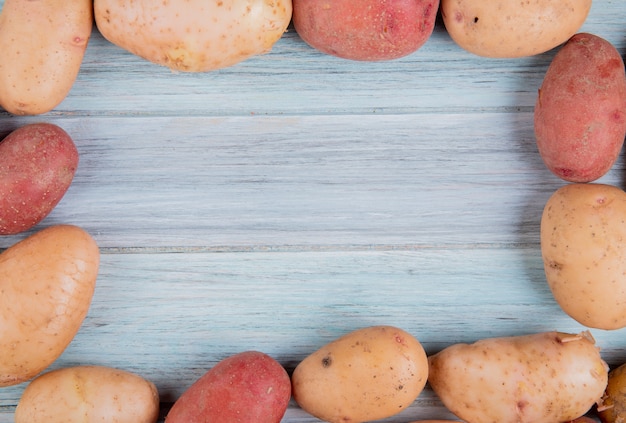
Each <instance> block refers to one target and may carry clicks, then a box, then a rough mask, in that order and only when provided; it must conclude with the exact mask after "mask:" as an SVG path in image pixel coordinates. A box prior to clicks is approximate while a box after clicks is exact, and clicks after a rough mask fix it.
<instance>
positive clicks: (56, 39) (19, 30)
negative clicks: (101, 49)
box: [0, 0, 93, 115]
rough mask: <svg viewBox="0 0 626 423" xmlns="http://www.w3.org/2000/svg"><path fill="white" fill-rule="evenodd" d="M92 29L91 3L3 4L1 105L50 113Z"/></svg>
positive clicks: (69, 85) (48, 0) (71, 79)
mask: <svg viewBox="0 0 626 423" xmlns="http://www.w3.org/2000/svg"><path fill="white" fill-rule="evenodd" d="M92 27H93V4H92V2H91V0H72V1H67V0H43V1H23V0H5V1H4V6H2V12H1V13H0V106H2V107H3V108H4V109H5V110H6V111H8V112H9V113H13V114H16V115H38V114H42V113H46V112H49V111H50V110H52V109H54V108H55V107H56V106H57V105H58V104H59V103H61V102H62V101H63V100H64V99H65V97H66V96H67V95H68V93H69V92H70V90H71V88H72V86H73V85H74V82H75V81H76V78H77V76H78V72H79V71H80V66H81V64H82V61H83V57H84V55H85V51H86V49H87V44H88V43H89V38H90V36H91V30H92Z"/></svg>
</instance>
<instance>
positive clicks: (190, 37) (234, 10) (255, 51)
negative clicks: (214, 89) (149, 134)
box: [94, 0, 292, 72]
mask: <svg viewBox="0 0 626 423" xmlns="http://www.w3.org/2000/svg"><path fill="white" fill-rule="evenodd" d="M94 15H95V21H96V26H97V28H98V30H99V31H100V33H101V34H102V35H103V36H104V38H106V39H107V40H108V41H110V42H111V43H113V44H115V45H117V46H118V47H121V48H123V49H125V50H127V51H129V52H131V53H133V54H135V55H137V56H139V57H142V58H143V59H146V60H148V61H150V62H152V63H155V64H158V65H161V66H165V67H167V68H170V69H172V70H174V71H180V72H208V71H211V70H216V69H221V68H225V67H228V66H233V65H235V64H237V63H239V62H242V61H244V60H246V59H248V58H251V57H253V56H255V55H259V54H264V53H267V52H269V51H270V50H271V48H272V46H273V45H274V44H275V43H276V42H277V41H278V40H279V39H280V38H281V37H282V35H283V34H284V32H285V30H286V29H287V26H288V25H289V22H290V21H291V15H292V4H291V0H211V1H207V0H167V1H162V2H161V1H158V2H155V1H152V0H139V1H133V2H129V1H127V0H95V1H94Z"/></svg>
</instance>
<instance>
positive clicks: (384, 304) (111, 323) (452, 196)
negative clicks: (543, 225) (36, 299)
mask: <svg viewBox="0 0 626 423" xmlns="http://www.w3.org/2000/svg"><path fill="white" fill-rule="evenodd" d="M2 4H3V1H2V0H0V6H1V5H2ZM625 21H626V3H624V2H622V1H609V0H604V1H600V0H596V1H595V2H594V4H593V7H592V11H591V13H590V15H589V18H588V20H587V22H586V24H585V26H584V27H583V28H582V29H581V31H582V30H584V31H588V32H593V33H595V34H597V35H600V36H602V37H604V38H606V39H607V40H609V41H611V42H612V43H614V45H615V46H616V47H617V48H618V49H619V50H620V51H621V52H624V51H626V38H625V35H626V26H625V24H624V23H625ZM554 53H555V51H551V52H548V53H545V54H542V55H538V56H536V57H531V58H523V59H507V60H496V59H484V58H479V57H476V56H472V55H471V54H469V53H467V52H464V51H463V50H461V49H460V48H459V47H457V46H456V45H455V44H454V43H453V42H452V40H451V39H450V38H449V37H448V35H447V34H446V32H445V29H444V27H443V25H442V24H441V22H438V25H437V27H436V29H435V32H434V34H433V36H432V37H431V39H430V40H429V41H428V43H427V44H426V45H425V46H424V47H422V49H420V50H419V51H418V52H416V53H414V54H412V55H410V56H408V57H405V58H403V59H399V60H396V61H392V62H381V63H361V62H352V61H346V60H343V59H338V58H334V57H331V56H327V55H323V54H321V53H319V52H316V51H314V50H313V49H311V48H310V47H308V46H307V45H306V44H304V43H303V42H302V40H300V39H299V38H298V36H297V34H296V33H295V32H294V31H293V29H291V30H290V31H289V32H287V33H286V34H285V35H284V37H283V38H282V39H281V40H280V41H279V42H278V43H277V44H276V45H275V47H274V49H273V50H272V51H271V52H270V53H268V54H266V55H263V56H259V57H255V58H252V59H250V60H248V61H246V62H243V63H241V64H239V65H236V66H233V67H231V68H227V69H223V70H219V71H215V72H210V73H204V74H185V73H173V72H171V71H169V70H167V69H165V68H162V67H159V66H156V65H153V64H151V63H148V62H146V61H143V60H142V59H140V58H138V57H135V56H133V55H131V54H130V53H127V52H125V51H123V50H121V49H119V48H118V47H116V46H114V45H112V44H110V43H108V42H107V41H106V40H104V39H103V38H102V37H101V36H100V34H99V33H98V31H97V29H95V30H94V33H93V36H92V39H91V41H90V44H89V47H88V49H87V54H86V56H85V60H84V63H83V66H82V68H81V72H80V74H79V76H78V79H77V81H76V83H75V84H74V87H73V89H72V91H71V93H70V95H69V96H68V97H67V98H66V100H65V101H64V102H63V103H62V104H61V105H59V107H57V108H56V109H55V110H54V111H52V112H50V113H48V114H46V115H42V116H30V117H17V116H12V115H10V114H8V113H5V112H0V135H6V134H8V133H9V132H10V131H11V130H13V129H15V128H17V127H19V126H21V125H23V124H26V123H28V122H34V121H42V120H43V121H49V122H53V123H56V124H58V125H60V126H61V127H63V128H64V129H66V130H67V131H68V132H69V133H70V134H71V135H72V137H73V138H74V140H75V142H76V144H77V146H78V149H79V152H80V154H81V156H80V157H81V159H80V165H79V169H78V171H77V173H76V178H75V180H74V183H73V184H72V186H71V188H70V190H69V191H68V193H67V194H66V196H65V197H64V198H63V200H62V201H61V203H60V204H59V205H58V206H57V208H56V209H55V210H54V211H53V212H52V214H50V215H49V216H48V218H47V219H46V220H45V221H44V222H42V223H41V224H40V225H39V226H38V227H37V228H34V229H33V230H32V231H30V232H29V233H32V232H34V231H36V230H39V229H41V228H43V227H45V226H49V225H53V224H57V223H72V224H77V225H79V226H81V227H83V228H85V229H86V230H88V231H89V232H90V233H91V234H92V235H93V236H94V237H95V239H96V241H97V242H98V244H99V246H100V248H101V252H102V265H101V272H100V275H99V279H98V285H97V289H96V295H95V296H94V300H93V303H92V307H91V309H90V312H89V315H88V316H87V319H86V320H85V322H84V325H83V327H82V328H81V331H80V332H79V334H78V335H77V337H76V338H75V339H74V342H73V343H72V344H71V345H70V347H69V348H68V349H67V350H66V352H65V353H64V354H63V356H62V357H61V358H60V359H59V360H57V361H56V362H55V363H54V364H53V366H52V368H60V367H65V366H70V365H75V364H103V365H110V366H116V367H120V368H123V369H127V370H130V371H134V372H137V373H139V374H141V375H143V376H144V377H146V378H148V379H150V380H152V381H154V382H155V383H156V384H157V386H158V388H159V392H160V394H161V398H162V401H163V413H165V412H166V410H167V408H168V406H169V405H170V404H171V403H172V402H173V401H175V399H176V398H177V397H178V396H179V395H180V394H181V393H182V392H183V391H184V390H185V389H186V388H187V387H188V386H189V385H191V383H192V382H193V381H195V379H197V378H198V377H200V376H201V375H202V374H203V373H204V372H205V371H206V370H208V369H209V368H210V367H211V366H212V365H214V364H215V363H216V362H217V361H219V360H220V359H222V358H224V357H226V356H228V355H231V354H234V353H237V352H240V351H243V350H247V349H257V350H262V351H264V352H266V353H268V354H270V355H272V356H273V357H275V358H276V359H278V360H279V361H280V362H281V363H282V364H283V365H284V366H285V368H287V369H288V370H292V369H293V368H294V367H295V365H296V364H297V363H298V362H299V360H301V359H302V358H304V357H305V356H306V355H307V354H308V353H310V352H312V351H313V350H315V349H317V348H319V347H320V346H321V345H322V344H324V343H326V342H329V341H331V340H333V339H334V338H336V337H337V336H340V335H341V334H343V333H346V332H348V331H350V330H353V329H357V328H360V327H364V326H368V325H375V324H392V325H397V326H400V327H402V328H404V329H405V330H408V331H409V332H411V333H413V334H415V336H416V337H417V338H418V339H419V340H420V341H421V342H422V343H423V344H424V347H425V348H426V350H427V352H429V353H433V352H436V351H438V350H440V349H442V348H444V347H445V346H447V345H449V344H451V343H456V342H471V341H474V340H477V339H480V338H483V337H490V336H506V335H514V334H522V333H528V332H535V331H543V330H554V329H556V330H562V331H574V332H576V331H580V330H583V329H584V328H582V327H581V326H580V325H578V324H576V323H575V322H574V321H572V319H570V318H569V317H567V316H566V315H565V314H564V313H563V312H562V311H561V310H560V309H559V308H558V306H557V305H556V303H555V302H554V300H553V298H552V296H551V294H550V291H549V289H548V287H547V285H546V283H545V276H544V274H543V268H542V262H541V256H540V251H539V219H540V217H541V213H542V210H543V205H544V204H545V201H546V200H547V199H548V197H549V196H550V195H551V194H552V193H553V192H554V190H556V189H557V188H558V187H560V186H562V185H563V181H560V180H558V179H557V178H556V177H554V176H553V175H552V174H550V173H549V172H548V171H547V170H546V168H545V166H544V165H543V163H542V161H541V158H540V157H539V156H538V153H537V150H536V146H535V140H534V134H533V126H532V125H533V123H532V121H533V107H534V102H535V99H536V93H537V89H538V87H539V86H540V84H541V81H542V78H543V75H544V73H545V71H546V69H547V66H548V65H549V63H550V60H551V58H552V57H553V55H554ZM624 177H625V172H624V161H623V157H620V159H619V161H618V162H617V163H616V165H615V166H614V167H613V169H612V170H611V172H610V173H609V174H607V175H606V176H605V177H604V178H602V180H601V181H600V182H605V183H610V184H614V185H617V186H620V187H624ZM29 233H24V234H20V235H16V236H8V237H1V238H0V249H3V248H7V247H9V246H10V245H12V244H13V243H15V242H17V241H18V240H19V239H22V238H23V237H25V236H27V235H28V234H29ZM592 333H593V335H594V336H595V337H596V340H597V343H598V345H599V346H601V348H602V353H603V356H604V357H605V359H606V360H607V361H608V362H609V363H611V364H612V365H617V364H621V363H622V362H626V350H625V348H626V341H625V340H624V339H625V338H624V330H618V331H610V332H608V331H592ZM25 386H26V385H25V384H22V385H19V386H16V387H10V388H3V389H0V423H8V422H12V421H13V409H14V407H15V405H16V404H17V401H18V400H19V397H20V395H21V392H22V390H23V389H24V388H25ZM421 418H452V416H451V415H450V414H449V413H448V412H447V411H446V410H445V409H444V407H443V406H442V405H441V403H440V402H439V400H438V399H437V398H436V397H435V395H434V394H433V393H432V392H431V391H430V390H429V389H427V390H426V391H425V392H424V393H423V394H422V395H421V396H420V397H419V398H418V399H417V400H416V401H415V403H414V404H413V405H412V406H411V407H410V408H409V409H407V410H405V411H404V412H403V413H401V414H399V415H397V416H395V417H393V418H391V419H387V420H385V421H386V422H394V423H402V422H404V423H407V422H409V421H412V420H417V419H421ZM316 421H318V420H316V419H314V418H313V417H311V416H309V415H307V414H306V413H305V412H303V411H302V410H300V409H299V408H298V407H297V405H296V404H293V403H292V404H291V406H290V408H289V410H288V411H287V414H286V415H285V418H284V419H283V422H284V423H296V422H297V423H309V422H311V423H313V422H316Z"/></svg>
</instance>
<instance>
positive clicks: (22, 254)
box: [0, 225, 100, 386]
mask: <svg viewBox="0 0 626 423" xmlns="http://www.w3.org/2000/svg"><path fill="white" fill-rule="evenodd" d="M99 262H100V253H99V250H98V246H97V245H96V243H95V241H94V239H93V238H92V237H91V236H90V235H89V234H88V233H87V232H85V231H84V230H83V229H81V228H79V227H76V226H72V225H57V226H52V227H49V228H46V229H43V230H41V231H39V232H37V233H35V234H33V235H31V236H29V237H28V238H25V239H24V240H22V241H20V242H18V243H17V244H15V245H13V246H11V247H9V248H8V249H6V250H5V251H4V252H3V253H2V254H0V293H1V294H2V295H0V358H1V359H0V386H9V385H16V384H18V383H21V382H25V381H27V380H29V379H31V378H32V377H34V376H36V375H37V374H38V373H40V372H41V371H42V370H44V369H45V368H46V367H48V366H49V365H50V364H51V363H52V362H53V361H54V360H56V359H57V358H58V357H59V356H60V355H61V354H62V353H63V351H64V350H65V349H66V348H67V346H68V345H69V344H70V342H71V341H72V339H73V338H74V336H75V335H76V333H77V332H78V330H79V328H80V326H81V325H82V322H83V320H84V318H85V316H86V314H87V311H88V310H89V306H90V304H91V299H92V297H93V293H94V289H95V283H96V277H97V275H98V267H99Z"/></svg>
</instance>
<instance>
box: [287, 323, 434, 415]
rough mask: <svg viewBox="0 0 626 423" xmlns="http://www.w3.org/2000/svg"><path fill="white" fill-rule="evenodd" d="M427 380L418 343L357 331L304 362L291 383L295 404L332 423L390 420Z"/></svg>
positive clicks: (387, 332)
mask: <svg viewBox="0 0 626 423" xmlns="http://www.w3.org/2000/svg"><path fill="white" fill-rule="evenodd" d="M427 378H428V361H427V357H426V353H425V352H424V349H423V348H422V345H421V344H420V342H419V341H418V340H417V339H416V338H415V337H413V336H412V335H411V334H409V333H407V332H406V331H404V330H402V329H400V328H396V327H393V326H372V327H366V328H363V329H358V330H355V331H353V332H350V333H347V334H346V335H344V336H342V337H340V338H338V339H336V340H334V341H332V342H330V343H328V344H327V345H325V346H323V347H322V348H320V349H319V350H317V351H315V352H313V353H312V354H310V355H309V356H307V357H306V358H305V359H304V360H302V361H301V362H300V363H299V364H298V366H297V367H296V368H295V370H294V372H293V374H292V376H291V383H292V386H293V398H294V399H295V401H296V402H297V403H298V405H299V406H300V407H301V408H302V409H303V410H305V411H307V412H308V413H310V414H312V415H313V416H315V417H317V418H319V419H321V420H324V421H327V422H331V423H346V422H349V423H360V422H365V421H370V420H377V419H383V418H387V417H390V416H393V415H395V414H397V413H399V412H400V411H402V410H403V409H405V408H406V407H408V406H409V405H410V404H411V403H413V401H414V400H415V399H416V398H417V397H418V396H419V394H420V393H421V392H422V390H423V389H424V386H425V385H426V380H427Z"/></svg>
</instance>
